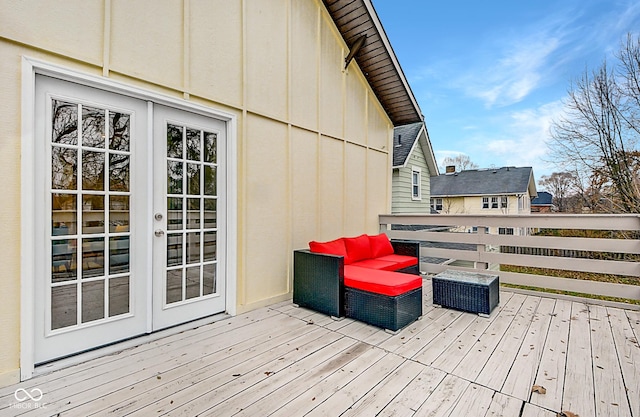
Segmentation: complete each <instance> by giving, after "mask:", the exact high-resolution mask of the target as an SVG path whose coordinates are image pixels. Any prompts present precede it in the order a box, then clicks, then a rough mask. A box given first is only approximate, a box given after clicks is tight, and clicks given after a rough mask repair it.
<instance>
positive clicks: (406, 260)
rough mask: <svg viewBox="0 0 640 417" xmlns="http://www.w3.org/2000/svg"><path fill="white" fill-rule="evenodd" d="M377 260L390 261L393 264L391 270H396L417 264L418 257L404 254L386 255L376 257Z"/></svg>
mask: <svg viewBox="0 0 640 417" xmlns="http://www.w3.org/2000/svg"><path fill="white" fill-rule="evenodd" d="M376 260H378V261H382V262H391V263H393V265H394V266H395V269H393V271H397V270H398V269H402V268H408V267H410V266H414V265H417V264H418V258H416V257H415V256H405V255H387V256H381V257H379V258H376Z"/></svg>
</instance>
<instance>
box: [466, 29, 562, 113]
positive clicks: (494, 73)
mask: <svg viewBox="0 0 640 417" xmlns="http://www.w3.org/2000/svg"><path fill="white" fill-rule="evenodd" d="M561 43H562V42H561V40H560V38H559V37H558V36H556V35H551V34H548V33H545V32H540V33H536V34H534V35H531V36H528V37H525V38H522V39H520V40H515V41H513V42H512V43H511V44H510V45H508V46H507V47H506V49H505V50H504V51H501V52H500V56H499V57H493V59H492V62H490V63H486V62H485V65H479V66H474V68H475V71H474V72H473V73H471V74H467V75H465V76H464V80H463V81H462V82H461V84H462V85H463V86H464V89H465V92H466V93H467V94H468V95H470V96H472V97H476V98H479V99H481V100H482V101H483V102H484V103H485V106H487V107H494V106H498V107H501V106H506V105H509V104H513V103H518V102H520V101H521V100H523V99H524V98H525V97H526V96H527V95H529V94H530V93H531V92H532V91H533V90H535V89H536V88H537V87H538V86H539V85H540V84H541V83H542V82H543V79H544V76H545V72H546V71H548V68H549V67H550V66H551V62H552V60H553V56H554V54H555V53H556V52H557V51H558V49H559V48H560V46H561ZM477 68H481V70H477Z"/></svg>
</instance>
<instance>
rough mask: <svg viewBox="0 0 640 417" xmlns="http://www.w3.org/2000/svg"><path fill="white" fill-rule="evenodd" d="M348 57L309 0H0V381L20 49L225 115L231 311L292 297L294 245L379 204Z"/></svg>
mask: <svg viewBox="0 0 640 417" xmlns="http://www.w3.org/2000/svg"><path fill="white" fill-rule="evenodd" d="M347 53H348V51H347V48H346V46H345V44H344V42H343V40H342V38H341V37H340V35H339V33H338V32H337V30H336V28H335V26H334V24H333V22H332V21H331V19H330V17H329V16H328V13H327V12H326V10H325V9H324V6H323V5H322V3H321V1H320V0H305V1H300V0H272V1H257V0H206V1H205V0H183V1H177V0H153V1H152V0H139V1H129V0H102V1H99V0H92V1H87V0H69V1H64V2H45V1H37V0H0V90H1V96H2V98H3V99H2V100H1V101H0V122H1V123H2V126H3V135H2V137H1V139H0V149H1V152H0V176H1V177H2V179H3V196H4V199H3V201H4V202H3V204H2V206H0V222H1V224H2V228H0V240H2V242H4V247H3V250H2V251H1V252H0V264H1V265H2V274H0V292H1V293H2V294H3V300H4V301H3V302H2V303H0V333H1V334H2V335H3V343H2V344H0V385H6V384H7V383H9V382H15V379H16V378H17V377H18V375H19V374H18V366H19V355H20V351H19V349H20V348H19V341H20V233H21V230H20V220H21V219H20V190H21V188H20V187H21V186H20V154H21V147H20V140H21V129H20V121H21V119H20V111H19V109H20V106H21V97H20V94H21V76H20V71H21V58H22V57H23V56H28V57H32V58H38V59H42V60H45V61H48V62H50V63H53V64H57V65H60V66H62V67H65V68H68V69H70V70H73V71H79V72H84V73H90V74H93V75H103V76H105V77H109V78H111V79H114V80H117V81H120V82H123V83H126V84H129V85H133V86H136V87H142V88H145V89H148V90H151V91H154V92H157V93H161V94H166V95H170V96H173V97H176V98H182V99H185V100H190V101H193V102H196V103H198V104H201V105H206V106H209V107H211V108H214V109H218V110H224V111H227V112H231V113H234V114H235V115H236V116H237V120H238V125H237V130H238V135H237V137H236V138H232V139H234V140H237V147H238V160H236V161H230V163H231V164H233V165H235V166H236V167H237V170H238V171H237V172H238V190H237V191H238V201H237V218H238V236H237V247H236V248H230V250H231V251H236V252H237V254H238V255H237V256H238V269H237V271H232V272H231V276H230V279H235V280H236V284H237V300H228V302H230V303H235V304H236V306H237V311H239V312H242V311H245V310H249V309H252V308H256V307H259V306H262V305H266V304H269V303H272V302H275V301H279V300H283V299H286V298H288V297H290V294H291V282H292V278H291V266H292V265H291V263H292V260H291V258H292V256H291V251H292V250H293V249H295V248H302V247H306V245H307V242H308V241H309V240H312V239H332V238H335V237H338V236H340V235H355V234H360V233H365V232H367V233H374V232H376V231H377V229H378V222H377V216H378V214H380V213H384V212H388V211H389V209H390V201H391V181H390V178H389V174H388V173H389V172H390V171H391V157H390V155H389V149H390V148H391V147H390V144H391V137H392V126H391V123H390V121H389V119H388V117H387V115H386V114H385V113H384V111H383V110H382V108H381V106H380V104H379V102H378V101H377V99H376V97H375V95H374V94H373V93H372V91H371V89H370V87H369V86H368V84H367V83H366V82H365V79H364V77H363V75H362V73H361V71H360V70H359V69H358V67H357V65H356V64H355V63H352V64H351V65H350V67H349V69H348V70H347V71H344V70H343V65H344V56H346V55H347ZM426 183H427V184H428V181H426ZM427 204H428V199H427Z"/></svg>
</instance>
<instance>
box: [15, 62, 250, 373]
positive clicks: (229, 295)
mask: <svg viewBox="0 0 640 417" xmlns="http://www.w3.org/2000/svg"><path fill="white" fill-rule="evenodd" d="M36 74H41V75H48V76H51V77H54V78H59V79H62V80H65V81H70V82H75V83H78V84H81V85H85V86H88V87H95V88H99V89H102V90H106V91H109V92H112V93H118V94H123V95H126V96H129V97H133V98H138V99H141V100H145V101H147V102H149V109H151V108H152V103H157V104H162V105H165V106H169V107H175V108H177V109H181V110H186V111H190V112H194V113H197V114H200V115H203V116H207V117H213V118H216V119H219V120H222V121H225V122H226V126H227V143H228V145H227V153H226V160H227V161H229V163H227V164H226V165H227V173H226V174H227V198H226V201H227V213H228V214H227V247H228V248H229V249H230V250H227V251H226V264H227V277H226V280H227V281H226V292H225V297H226V299H227V300H228V302H227V306H226V312H227V314H230V315H235V314H236V291H237V277H236V271H237V256H236V250H235V248H237V206H238V205H237V196H238V191H237V189H238V171H237V160H238V159H237V123H238V122H237V116H236V115H234V114H232V113H227V112H224V111H220V110H216V109H212V108H209V107H205V106H201V105H198V104H194V103H191V102H188V101H186V100H180V99H176V98H172V97H169V96H165V95H162V94H158V93H155V92H153V91H149V90H144V89H141V88H137V87H132V86H129V85H126V84H123V83H120V82H117V81H114V80H111V79H108V78H104V77H97V76H94V75H90V74H85V73H82V72H78V71H75V70H71V69H68V68H65V67H61V66H58V65H54V64H51V63H48V62H45V61H41V60H38V59H33V58H29V57H23V58H22V91H21V93H22V94H21V100H22V105H21V113H22V120H21V178H22V183H21V193H20V194H21V212H20V216H21V218H20V225H21V229H20V230H21V236H20V238H21V239H20V253H21V262H20V285H21V296H20V301H21V304H20V379H21V380H25V379H29V378H31V377H32V376H33V372H34V367H35V360H34V358H35V356H34V355H35V344H34V343H35V342H34V331H35V330H34V327H35V326H34V324H35V320H36V317H35V306H34V300H35V268H34V265H35V262H36V258H35V247H36V245H37V242H38V240H39V239H42V236H36V235H35V204H36V203H37V202H38V201H41V199H42V196H36V195H35V189H36V186H35V184H36V181H35V176H34V172H35V170H36V168H37V164H36V160H35V156H36V152H35V149H36V148H35V138H36V135H35V82H36ZM148 118H149V122H150V123H151V122H152V120H153V113H152V112H151V111H149V112H148ZM150 125H151V124H150ZM149 132H150V133H149V134H150V135H151V134H152V129H150V130H149ZM148 143H149V144H150V143H152V142H151V141H148ZM148 157H149V158H151V157H152V156H151V155H149V156H148ZM150 180H151V179H150ZM148 205H149V207H150V211H149V213H150V214H149V222H150V223H151V217H152V216H151V213H152V211H151V208H152V202H151V201H149V204H148ZM149 230H152V229H151V228H150V229H149ZM149 239H151V237H149ZM149 284H150V283H149ZM148 317H149V318H148V323H147V325H148V331H151V315H149V316H148Z"/></svg>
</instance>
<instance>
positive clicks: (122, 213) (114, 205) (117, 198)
mask: <svg viewBox="0 0 640 417" xmlns="http://www.w3.org/2000/svg"><path fill="white" fill-rule="evenodd" d="M109 231H110V232H112V233H123V232H128V231H129V196H128V195H112V196H110V197H109Z"/></svg>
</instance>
